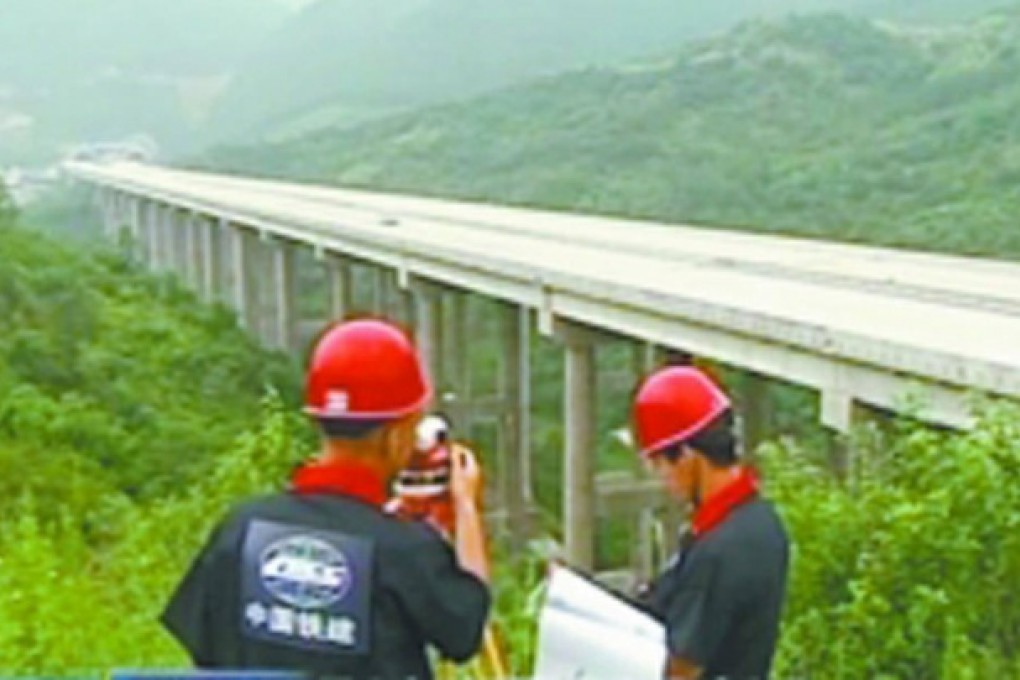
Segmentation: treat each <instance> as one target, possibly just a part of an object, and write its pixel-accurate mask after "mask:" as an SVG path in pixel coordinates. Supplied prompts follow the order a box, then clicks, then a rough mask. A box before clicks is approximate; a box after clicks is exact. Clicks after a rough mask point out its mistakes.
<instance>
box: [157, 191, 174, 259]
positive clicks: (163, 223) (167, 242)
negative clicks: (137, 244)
mask: <svg viewBox="0 0 1020 680" xmlns="http://www.w3.org/2000/svg"><path fill="white" fill-rule="evenodd" d="M170 213H171V208H170V206H167V205H163V204H157V206H156V221H157V222H158V223H159V237H160V252H161V253H162V257H161V259H160V264H161V265H162V266H161V271H162V272H164V273H169V272H172V271H174V267H175V263H176V261H177V260H176V250H175V249H174V244H175V241H174V225H173V222H172V216H171V214H170Z"/></svg>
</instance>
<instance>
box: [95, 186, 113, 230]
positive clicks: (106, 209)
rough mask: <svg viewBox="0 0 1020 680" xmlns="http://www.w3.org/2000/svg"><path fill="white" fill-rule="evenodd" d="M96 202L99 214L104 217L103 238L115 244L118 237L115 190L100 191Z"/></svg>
mask: <svg viewBox="0 0 1020 680" xmlns="http://www.w3.org/2000/svg"><path fill="white" fill-rule="evenodd" d="M96 200H97V201H98V203H99V213H100V215H101V216H102V217H101V219H102V222H103V237H104V238H105V239H106V240H107V241H110V242H114V241H115V240H116V237H117V232H116V217H115V215H114V214H113V190H112V189H100V190H99V191H98V193H97V196H96Z"/></svg>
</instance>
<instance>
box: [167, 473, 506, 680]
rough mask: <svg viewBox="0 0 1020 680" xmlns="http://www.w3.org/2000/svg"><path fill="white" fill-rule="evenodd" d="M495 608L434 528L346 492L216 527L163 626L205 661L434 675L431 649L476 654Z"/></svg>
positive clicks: (305, 498) (263, 502) (257, 505)
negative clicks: (429, 656) (396, 515)
mask: <svg viewBox="0 0 1020 680" xmlns="http://www.w3.org/2000/svg"><path fill="white" fill-rule="evenodd" d="M489 606H490V597H489V591H488V588H487V587H486V586H485V585H484V584H483V583H482V582H481V581H480V580H478V579H477V578H476V577H475V576H474V575H472V574H470V573H469V572H466V571H464V570H463V569H462V568H461V567H460V566H459V565H458V563H457V560H456V558H455V555H454V553H453V550H452V549H451V547H450V546H449V545H448V544H447V543H446V542H445V541H444V540H443V539H442V538H441V537H440V536H439V534H438V533H436V532H435V531H434V530H433V529H431V528H429V527H428V526H426V525H425V524H423V523H419V522H407V521H403V520H399V519H396V518H393V517H390V516H388V515H386V514H384V513H383V512H382V511H381V510H380V509H379V508H377V507H375V506H373V505H371V504H368V503H364V502H361V501H359V500H355V499H353V498H350V497H346V496H342V495H337V494H327V493H321V494H320V493H316V494H295V493H281V494H276V495H273V496H269V497H265V498H262V499H259V500H256V501H253V502H251V503H248V504H246V505H244V506H242V507H240V508H239V509H237V510H236V511H235V512H233V513H232V514H231V515H230V516H229V517H228V518H227V519H225V520H224V521H223V522H222V523H221V524H220V525H219V526H218V527H217V528H216V529H215V530H214V532H213V533H212V535H211V536H210V538H209V540H208V542H207V544H206V546H205V548H204V549H203V550H202V552H201V554H200V555H199V556H198V558H197V559H196V560H195V561H194V563H193V564H192V565H191V568H190V570H189V571H188V573H187V575H186V576H185V577H184V579H183V581H182V582H181V584H180V585H179V586H178V589H177V591H176V592H175V593H174V595H173V597H172V599H171V601H170V603H169V604H168V606H167V608H166V610H165V611H164V613H163V617H162V622H163V624H164V625H165V626H166V628H167V629H168V630H169V631H170V632H171V633H173V634H174V636H176V637H177V639H178V640H179V641H180V642H181V643H182V644H183V645H184V647H185V648H186V649H187V650H188V651H189V652H190V654H191V656H192V659H193V660H194V662H195V664H196V665H198V666H200V667H204V668H236V669H243V668H258V669H264V670H297V671H304V672H307V673H308V674H309V675H311V676H313V677H327V676H328V677H331V678H338V679H339V678H344V679H346V678H351V679H361V678H366V679H367V678H372V679H375V678H381V679H382V678H400V679H401V680H404V679H407V678H416V679H427V678H431V677H432V672H431V669H430V667H429V663H428V659H427V656H426V648H427V646H430V645H431V646H434V647H435V648H437V649H438V650H439V652H440V653H441V654H442V655H443V656H445V657H447V658H450V659H453V660H455V661H465V660H467V659H469V658H470V657H471V656H473V655H474V654H475V652H476V651H477V650H478V648H479V646H480V644H481V639H482V634H483V631H484V627H485V623H486V619H487V616H488V611H489Z"/></svg>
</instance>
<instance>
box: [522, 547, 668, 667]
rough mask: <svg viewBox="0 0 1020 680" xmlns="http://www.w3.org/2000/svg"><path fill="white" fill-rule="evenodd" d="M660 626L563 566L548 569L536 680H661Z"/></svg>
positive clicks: (662, 643) (662, 641)
mask: <svg viewBox="0 0 1020 680" xmlns="http://www.w3.org/2000/svg"><path fill="white" fill-rule="evenodd" d="M665 665H666V631H665V628H664V627H663V625H662V624H661V623H660V622H659V621H657V620H656V619H654V618H653V617H651V616H649V615H648V614H647V613H645V612H643V611H641V610H640V609H638V608H636V607H635V606H634V605H633V604H632V603H631V602H628V601H627V600H626V599H624V598H621V597H620V596H618V595H617V594H615V593H613V592H612V591H609V590H607V589H606V588H604V587H602V586H600V585H599V584H597V583H595V582H594V581H592V580H591V579H589V578H587V577H585V576H582V575H581V574H578V573H577V572H576V571H574V570H572V569H569V568H567V567H564V566H562V565H556V564H554V565H551V566H550V569H549V582H548V587H547V590H546V596H545V603H544V604H543V607H542V611H541V613H540V615H539V622H538V645H537V650H536V657H535V672H534V678H535V680H619V679H620V678H629V679H633V680H661V678H662V673H663V669H664V668H665Z"/></svg>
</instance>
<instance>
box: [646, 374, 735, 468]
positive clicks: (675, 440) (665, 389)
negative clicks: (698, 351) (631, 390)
mask: <svg viewBox="0 0 1020 680" xmlns="http://www.w3.org/2000/svg"><path fill="white" fill-rule="evenodd" d="M729 408H730V400H729V398H728V397H727V396H726V395H725V394H723V391H722V390H720V389H719V388H718V387H717V386H716V384H715V383H714V382H712V380H711V379H709V378H708V376H706V375H705V374H704V373H703V372H702V371H700V370H698V369H697V368H694V367H693V366H671V367H669V368H664V369H662V370H660V371H657V372H655V373H653V374H652V375H650V376H648V378H646V379H645V381H644V382H643V383H642V384H641V387H640V388H639V389H638V393H637V396H636V397H635V399H634V408H633V412H632V414H631V415H632V420H633V423H634V431H635V435H636V439H637V442H638V445H639V446H640V448H641V455H643V456H652V455H654V454H656V453H658V452H660V451H662V450H663V449H665V448H667V447H669V446H671V445H673V444H680V443H683V442H685V441H688V440H689V439H691V438H692V437H694V436H695V435H697V434H698V433H699V432H701V431H702V430H704V429H705V427H707V426H708V425H710V424H711V423H712V422H713V421H714V420H715V419H716V418H718V417H719V416H721V415H722V414H723V413H725V412H726V411H727V410H728V409H729Z"/></svg>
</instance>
